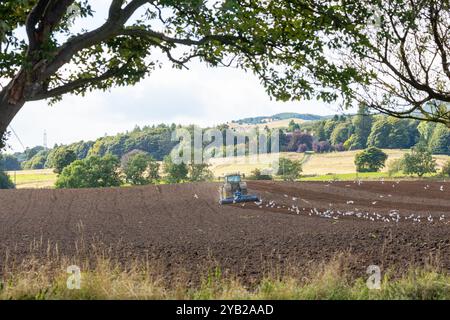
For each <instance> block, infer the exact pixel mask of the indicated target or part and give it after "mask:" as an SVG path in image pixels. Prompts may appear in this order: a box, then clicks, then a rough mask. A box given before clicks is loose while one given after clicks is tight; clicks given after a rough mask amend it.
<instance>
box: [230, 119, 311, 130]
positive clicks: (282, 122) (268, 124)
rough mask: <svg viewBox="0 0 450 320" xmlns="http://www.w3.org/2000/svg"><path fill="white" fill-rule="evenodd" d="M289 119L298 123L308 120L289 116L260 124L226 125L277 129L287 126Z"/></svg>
mask: <svg viewBox="0 0 450 320" xmlns="http://www.w3.org/2000/svg"><path fill="white" fill-rule="evenodd" d="M291 121H294V123H298V124H302V123H305V122H308V120H302V119H297V118H289V119H284V120H275V121H270V122H264V123H260V124H246V123H243V124H239V123H229V124H228V125H229V126H230V128H233V129H238V128H239V129H252V128H256V127H258V128H260V129H263V128H265V127H267V128H269V129H279V128H287V127H288V126H289V123H290V122H291Z"/></svg>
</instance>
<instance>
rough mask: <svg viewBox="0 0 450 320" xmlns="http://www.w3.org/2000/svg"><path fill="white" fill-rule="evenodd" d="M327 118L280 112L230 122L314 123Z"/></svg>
mask: <svg viewBox="0 0 450 320" xmlns="http://www.w3.org/2000/svg"><path fill="white" fill-rule="evenodd" d="M327 118H329V116H319V115H315V114H309V113H305V114H302V113H295V112H282V113H277V114H274V115H272V116H259V117H251V118H243V119H239V120H234V121H232V122H233V123H239V124H263V123H268V122H273V121H279V120H287V119H300V120H304V121H315V120H322V119H327Z"/></svg>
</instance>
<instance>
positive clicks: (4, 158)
mask: <svg viewBox="0 0 450 320" xmlns="http://www.w3.org/2000/svg"><path fill="white" fill-rule="evenodd" d="M0 168H3V170H6V171H16V170H21V169H22V167H21V166H20V162H19V160H18V159H17V158H16V157H15V156H13V155H11V154H3V155H2V154H0Z"/></svg>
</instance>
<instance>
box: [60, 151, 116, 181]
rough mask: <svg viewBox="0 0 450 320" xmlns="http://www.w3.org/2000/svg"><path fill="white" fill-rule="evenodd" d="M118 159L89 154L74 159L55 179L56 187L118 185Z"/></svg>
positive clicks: (110, 156)
mask: <svg viewBox="0 0 450 320" xmlns="http://www.w3.org/2000/svg"><path fill="white" fill-rule="evenodd" d="M118 169H119V159H117V158H116V157H114V156H112V155H106V156H104V157H102V158H100V157H97V156H90V157H88V158H86V159H83V160H76V161H74V162H72V163H71V164H70V165H69V166H67V167H65V168H64V169H63V171H62V172H61V174H60V175H59V177H58V180H57V181H56V185H55V186H56V188H103V187H118V186H120V185H121V180H120V177H119V173H118Z"/></svg>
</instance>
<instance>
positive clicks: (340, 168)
mask: <svg viewBox="0 0 450 320" xmlns="http://www.w3.org/2000/svg"><path fill="white" fill-rule="evenodd" d="M383 151H384V152H386V153H387V155H388V159H387V161H386V163H387V164H388V163H389V161H391V160H395V159H399V158H401V157H402V156H403V155H404V154H405V153H407V152H409V150H399V149H384V150H383ZM358 152H360V150H356V151H344V152H331V153H322V154H303V153H295V152H288V153H281V154H279V156H280V157H286V158H289V159H297V160H301V161H302V162H303V172H302V174H303V175H306V176H312V175H317V176H322V175H342V174H352V175H349V177H348V178H349V179H351V180H353V179H354V176H355V174H356V167H355V163H354V160H355V155H356V153H358ZM434 158H435V159H436V161H437V164H438V167H439V168H441V167H442V165H443V164H444V163H445V162H446V161H448V160H450V157H449V156H444V155H436V156H434ZM269 167H270V162H269V161H264V158H263V160H262V161H260V162H258V161H257V158H256V157H254V156H251V157H240V158H239V157H238V158H237V159H231V160H230V159H214V160H212V161H211V170H212V171H213V173H214V175H215V176H221V175H223V174H225V173H228V172H235V171H238V172H240V173H243V174H246V175H249V174H250V173H251V172H252V171H253V170H254V169H256V168H258V169H260V170H264V169H268V168H269ZM387 169H388V168H387V167H385V168H383V170H381V173H374V174H359V176H361V177H363V176H367V178H370V176H373V177H374V178H378V177H379V176H385V175H386V174H382V173H386V172H387Z"/></svg>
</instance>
